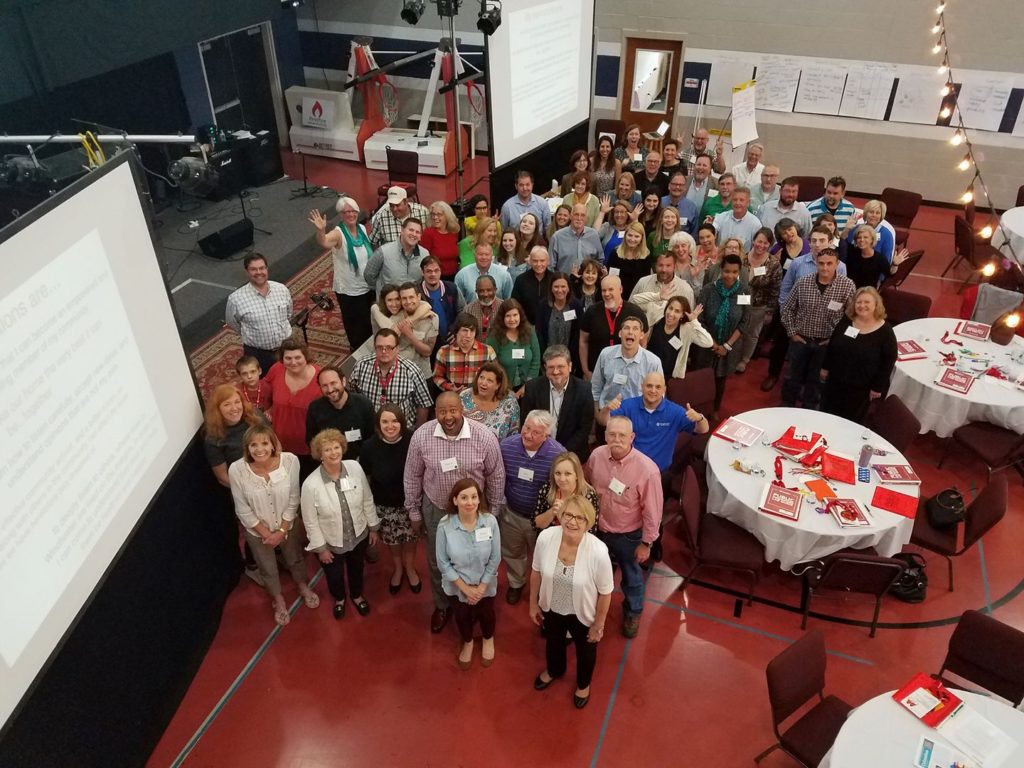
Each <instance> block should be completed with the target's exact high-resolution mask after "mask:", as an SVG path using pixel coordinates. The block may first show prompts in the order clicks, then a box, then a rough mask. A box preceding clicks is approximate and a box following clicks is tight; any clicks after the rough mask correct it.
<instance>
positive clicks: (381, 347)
mask: <svg viewBox="0 0 1024 768" xmlns="http://www.w3.org/2000/svg"><path fill="white" fill-rule="evenodd" d="M373 348H374V349H376V350H377V351H378V352H390V351H392V350H393V349H397V347H396V346H395V345H394V344H390V345H384V344H375V345H374V347H373Z"/></svg>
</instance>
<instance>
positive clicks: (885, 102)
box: [839, 64, 896, 120]
mask: <svg viewBox="0 0 1024 768" xmlns="http://www.w3.org/2000/svg"><path fill="white" fill-rule="evenodd" d="M895 81H896V67H894V66H892V65H891V64H862V65H856V66H852V67H850V69H849V73H848V76H847V78H846V88H845V90H844V91H843V102H842V104H840V106H839V114H840V115H843V116H844V117H862V118H865V119H867V120H884V119H885V110H886V107H888V106H889V97H890V96H891V95H892V86H893V83H894V82H895Z"/></svg>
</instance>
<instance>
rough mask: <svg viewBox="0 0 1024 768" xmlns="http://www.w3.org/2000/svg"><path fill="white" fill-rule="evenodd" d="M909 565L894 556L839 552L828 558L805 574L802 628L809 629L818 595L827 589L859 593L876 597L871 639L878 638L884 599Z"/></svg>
mask: <svg viewBox="0 0 1024 768" xmlns="http://www.w3.org/2000/svg"><path fill="white" fill-rule="evenodd" d="M905 568H906V563H905V562H903V561H902V560H897V559H895V558H892V557H880V556H879V555H863V554H859V553H852V552H837V553H836V554H834V555H829V556H828V557H826V558H825V559H824V560H823V561H822V562H821V563H820V565H813V566H811V567H809V568H808V569H807V570H806V571H804V573H803V577H804V582H803V587H804V589H803V597H802V599H801V604H802V605H803V619H802V620H801V622H800V629H806V628H807V616H808V614H810V612H811V600H812V599H813V598H814V593H815V592H816V591H820V590H823V589H834V590H839V591H841V592H856V593H858V594H863V595H874V596H875V613H874V615H873V616H872V617H871V632H870V633H869V636H870V637H874V636H875V630H876V629H877V627H878V614H879V612H880V611H881V610H882V597H883V596H884V595H885V593H886V592H888V591H889V587H891V586H892V585H893V583H894V582H895V581H896V579H898V578H899V577H900V574H902V573H903V571H904V569H905Z"/></svg>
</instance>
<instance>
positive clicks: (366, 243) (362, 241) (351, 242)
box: [338, 224, 373, 275]
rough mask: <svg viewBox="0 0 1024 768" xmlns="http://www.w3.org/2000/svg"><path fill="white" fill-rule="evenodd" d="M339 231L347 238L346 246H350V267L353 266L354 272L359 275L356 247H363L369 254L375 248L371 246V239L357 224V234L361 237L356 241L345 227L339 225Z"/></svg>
mask: <svg viewBox="0 0 1024 768" xmlns="http://www.w3.org/2000/svg"><path fill="white" fill-rule="evenodd" d="M338 229H340V230H341V234H342V235H344V236H345V244H346V246H348V248H347V250H348V263H349V266H351V267H352V271H353V272H355V273H356V274H357V275H358V274H359V260H358V259H357V258H356V246H358V245H361V246H363V247H364V248H365V249H366V252H367V253H369V252H370V251H372V250H373V247H372V246H371V245H370V238H368V237H367V236H366V233H365V232H364V231H363V228H362V227H360V226H359V225H358V224H356V232H358V233H359V236H358V237H356V238H355V239H353V238H352V235H350V234H349V233H348V230H347V229H346V228H345V226H344V225H339V226H338Z"/></svg>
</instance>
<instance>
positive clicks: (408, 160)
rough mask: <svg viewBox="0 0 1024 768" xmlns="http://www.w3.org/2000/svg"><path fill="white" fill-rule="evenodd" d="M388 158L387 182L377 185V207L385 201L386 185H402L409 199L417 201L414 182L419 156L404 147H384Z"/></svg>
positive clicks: (417, 173) (418, 167)
mask: <svg viewBox="0 0 1024 768" xmlns="http://www.w3.org/2000/svg"><path fill="white" fill-rule="evenodd" d="M384 152H385V153H386V154H387V158H388V183H387V184H381V185H380V186H379V187H377V207H378V208H380V207H381V206H382V205H384V203H385V202H387V199H388V187H402V188H403V189H404V190H405V192H406V194H407V195H408V196H409V200H412V201H413V202H414V203H418V202H419V197H417V195H416V182H417V180H418V178H419V173H420V156H419V155H418V154H416V153H415V152H409V151H407V150H404V149H392V148H391V147H385V149H384Z"/></svg>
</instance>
